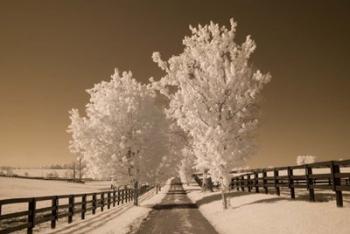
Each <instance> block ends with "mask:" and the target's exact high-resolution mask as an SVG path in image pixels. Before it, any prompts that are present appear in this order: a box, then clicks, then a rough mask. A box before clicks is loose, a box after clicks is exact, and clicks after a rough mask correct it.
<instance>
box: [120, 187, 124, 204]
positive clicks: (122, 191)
mask: <svg viewBox="0 0 350 234" xmlns="http://www.w3.org/2000/svg"><path fill="white" fill-rule="evenodd" d="M124 190H125V189H122V190H121V191H120V195H121V202H122V204H124Z"/></svg>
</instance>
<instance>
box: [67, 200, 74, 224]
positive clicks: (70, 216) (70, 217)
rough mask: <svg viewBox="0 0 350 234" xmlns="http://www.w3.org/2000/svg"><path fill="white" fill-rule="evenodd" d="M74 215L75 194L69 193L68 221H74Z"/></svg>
mask: <svg viewBox="0 0 350 234" xmlns="http://www.w3.org/2000/svg"><path fill="white" fill-rule="evenodd" d="M73 215H74V195H69V205H68V223H71V222H73Z"/></svg>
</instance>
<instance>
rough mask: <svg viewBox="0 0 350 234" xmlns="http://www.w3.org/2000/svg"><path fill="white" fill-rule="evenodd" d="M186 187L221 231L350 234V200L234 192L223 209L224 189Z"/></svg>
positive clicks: (191, 197) (249, 233) (194, 200)
mask: <svg viewBox="0 0 350 234" xmlns="http://www.w3.org/2000/svg"><path fill="white" fill-rule="evenodd" d="M184 189H186V190H187V191H188V194H187V195H188V197H189V198H190V199H191V200H192V202H195V203H196V204H197V205H199V210H200V212H201V213H202V214H203V216H204V217H205V218H206V219H207V220H208V221H209V222H210V223H211V224H212V225H213V226H214V228H215V229H216V230H217V231H218V232H219V233H221V234H229V233H236V232H239V233H241V234H253V233H254V234H255V233H259V234H271V233H283V234H328V233H337V234H348V233H349V230H350V223H349V213H350V204H349V201H346V202H344V207H343V208H337V207H336V206H335V205H334V201H323V202H308V201H307V200H291V199H289V198H288V197H284V196H280V197H279V196H276V195H271V194H262V193H259V194H257V193H244V192H232V193H231V195H230V197H231V198H230V203H231V207H230V208H229V209H227V210H223V208H222V202H221V194H220V192H213V193H210V192H201V189H200V187H199V186H198V185H197V184H191V185H190V186H187V185H184ZM301 192H302V191H300V192H299V193H301ZM318 196H320V194H318Z"/></svg>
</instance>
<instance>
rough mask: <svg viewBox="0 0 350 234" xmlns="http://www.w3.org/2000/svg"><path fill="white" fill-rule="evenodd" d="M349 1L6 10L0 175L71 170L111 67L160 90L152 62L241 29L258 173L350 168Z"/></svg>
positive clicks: (5, 5) (2, 9)
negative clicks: (309, 166) (257, 99)
mask: <svg viewBox="0 0 350 234" xmlns="http://www.w3.org/2000/svg"><path fill="white" fill-rule="evenodd" d="M349 12H350V1H346V0H338V1H301V0H300V1H277V0H276V1H266V0H265V1H252V0H248V1H246V0H245V1H243V0H242V1H233V0H228V1H203V0H202V1H199V0H197V1H194V0H192V1H190V0H183V1H180V0H179V1H170V0H169V1H164V0H162V1H130V0H129V1H117V0H115V1H104V0H99V1H83V0H81V1H73V0H66V1H33V0H32V1H25V0H23V1H16V0H8V1H6V0H5V1H4V0H3V1H1V2H0V81H1V82H0V166H4V165H8V166H42V165H49V164H52V163H68V162H70V161H71V160H72V159H73V155H72V154H70V153H69V150H68V141H69V135H68V134H67V133H66V129H67V126H68V124H69V118H68V111H69V110H70V109H71V108H79V109H80V110H82V108H83V107H84V105H85V104H86V103H87V102H88V95H87V94H86V93H85V89H87V88H91V87H92V85H93V84H94V83H97V82H100V81H101V80H108V79H109V77H110V75H111V74H112V72H113V70H114V68H115V67H118V68H119V69H120V70H131V71H132V72H133V74H134V76H135V77H136V78H137V79H138V80H139V81H143V82H146V81H147V80H148V78H149V77H150V76H154V77H155V78H156V79H158V78H159V77H160V76H161V71H160V69H159V68H158V67H157V66H156V64H154V63H153V62H152V59H151V54H152V52H153V51H160V52H161V53H162V55H163V58H168V57H169V56H170V55H172V54H178V53H180V52H181V50H182V49H183V46H182V39H183V37H184V36H185V35H188V34H189V29H188V25H189V24H192V25H197V24H198V23H201V24H206V23H208V22H209V21H210V20H213V21H214V22H218V23H220V24H226V25H228V24H229V18H230V17H233V18H234V19H235V20H236V21H238V36H237V40H238V42H242V41H243V39H244V38H245V36H246V35H248V34H251V35H252V37H253V39H254V40H255V41H256V43H257V50H256V52H255V55H254V56H253V63H254V65H255V66H256V67H258V68H259V69H261V70H262V71H263V72H270V73H271V74H272V77H273V80H272V82H271V83H270V84H269V85H268V86H267V87H266V89H265V90H264V92H263V96H264V100H263V102H262V120H261V127H260V129H259V132H258V142H259V148H258V151H257V153H256V155H255V156H254V157H253V158H252V159H251V160H250V165H251V166H252V167H263V166H269V165H273V166H275V165H289V164H295V158H296V156H297V155H300V154H312V155H316V156H317V157H318V160H330V159H339V158H344V159H345V158H350V122H349V121H350V76H349V68H350V45H349V44H350V14H349Z"/></svg>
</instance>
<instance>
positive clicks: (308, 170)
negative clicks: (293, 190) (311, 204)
mask: <svg viewBox="0 0 350 234" xmlns="http://www.w3.org/2000/svg"><path fill="white" fill-rule="evenodd" d="M310 175H312V168H311V167H310V166H308V165H306V166H305V177H306V178H305V179H306V187H307V189H308V190H309V200H310V201H315V190H314V188H313V187H312V186H313V179H312V178H310Z"/></svg>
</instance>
